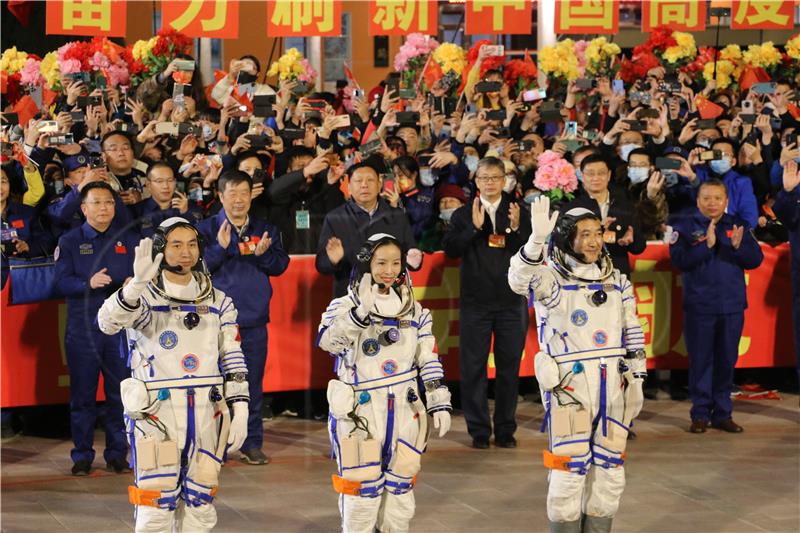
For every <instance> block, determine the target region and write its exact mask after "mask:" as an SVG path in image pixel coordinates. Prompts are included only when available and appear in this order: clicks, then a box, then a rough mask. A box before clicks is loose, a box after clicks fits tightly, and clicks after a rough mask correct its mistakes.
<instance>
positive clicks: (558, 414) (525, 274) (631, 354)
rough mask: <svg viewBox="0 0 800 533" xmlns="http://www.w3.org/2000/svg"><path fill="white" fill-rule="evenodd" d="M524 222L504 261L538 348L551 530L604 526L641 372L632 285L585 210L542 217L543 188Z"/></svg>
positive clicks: (612, 509) (546, 206) (546, 209)
mask: <svg viewBox="0 0 800 533" xmlns="http://www.w3.org/2000/svg"><path fill="white" fill-rule="evenodd" d="M531 222H532V227H533V233H532V234H531V236H530V238H529V240H528V242H527V243H526V244H525V246H524V247H523V248H522V249H520V251H519V252H518V253H517V255H515V256H514V257H513V258H512V259H511V265H510V268H509V271H508V282H509V285H510V286H511V288H512V290H514V292H516V293H518V294H523V295H526V296H528V295H530V297H532V298H533V300H534V307H535V310H536V321H537V325H538V326H537V329H538V334H539V346H540V349H541V351H540V352H539V353H538V354H536V357H535V359H534V366H535V369H536V377H537V379H538V381H539V385H540V386H541V389H542V399H543V403H544V406H545V409H546V414H545V424H546V426H547V428H548V431H549V440H550V444H549V450H545V451H544V464H545V466H546V467H547V468H549V469H550V474H549V488H548V494H547V516H548V519H549V525H550V531H551V532H561V533H573V532H575V533H578V532H581V531H583V532H585V533H589V532H591V533H599V532H607V531H610V530H611V522H612V519H613V517H614V514H615V513H616V512H617V508H618V507H619V501H620V497H621V496H622V491H623V489H624V488H625V471H624V468H623V466H622V465H623V463H624V460H625V445H626V443H627V436H628V430H629V428H630V425H631V421H632V420H633V419H634V418H636V416H637V415H638V414H639V412H640V411H641V408H642V404H643V402H644V396H643V394H642V383H643V381H644V378H645V377H646V375H647V373H646V372H647V370H646V366H647V365H646V360H645V352H644V334H643V332H642V328H641V325H640V323H639V319H638V317H637V315H636V300H635V298H634V294H633V287H632V284H631V282H630V280H629V279H627V277H626V276H625V275H623V274H620V272H619V271H618V270H615V269H614V267H613V265H612V263H611V258H610V257H609V255H608V253H607V252H606V250H605V247H604V246H603V227H602V224H601V221H600V219H599V218H598V217H597V215H595V214H594V213H593V212H592V211H590V210H588V209H584V208H573V209H570V210H569V211H567V212H566V213H564V214H563V215H561V216H560V217H559V216H558V212H556V213H554V214H553V215H550V200H549V199H548V198H547V197H546V196H541V197H539V198H538V199H537V200H535V201H534V203H533V205H532V208H531ZM551 233H552V235H551ZM548 237H550V247H549V254H548V256H547V258H545V254H544V251H545V241H546V239H547V238H548ZM542 427H543V430H544V427H545V425H543V426H542Z"/></svg>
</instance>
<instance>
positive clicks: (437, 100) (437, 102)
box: [431, 96, 456, 118]
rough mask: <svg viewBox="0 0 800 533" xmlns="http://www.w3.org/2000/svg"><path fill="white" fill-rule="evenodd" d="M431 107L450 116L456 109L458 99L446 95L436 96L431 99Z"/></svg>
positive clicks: (447, 116)
mask: <svg viewBox="0 0 800 533" xmlns="http://www.w3.org/2000/svg"><path fill="white" fill-rule="evenodd" d="M431 108H432V109H433V110H434V111H437V112H439V113H441V114H442V115H444V116H445V118H450V117H451V116H452V115H453V112H454V111H455V110H456V99H455V98H448V97H446V96H434V97H433V98H432V99H431Z"/></svg>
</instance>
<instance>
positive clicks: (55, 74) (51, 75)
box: [39, 52, 61, 90]
mask: <svg viewBox="0 0 800 533" xmlns="http://www.w3.org/2000/svg"><path fill="white" fill-rule="evenodd" d="M39 71H40V72H41V73H42V77H43V78H44V84H45V87H48V88H50V89H52V90H57V89H59V87H60V86H61V70H60V69H59V66H58V53H57V52H48V53H47V55H45V56H44V57H43V58H42V61H41V62H40V63H39Z"/></svg>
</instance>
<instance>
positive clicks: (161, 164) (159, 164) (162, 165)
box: [147, 161, 175, 179]
mask: <svg viewBox="0 0 800 533" xmlns="http://www.w3.org/2000/svg"><path fill="white" fill-rule="evenodd" d="M157 168H168V169H170V170H171V171H172V176H173V177H175V169H174V168H172V167H171V166H169V165H168V164H167V163H165V162H164V161H155V162H153V163H152V164H151V165H150V166H149V167H147V179H150V173H151V172H153V171H154V170H155V169H157Z"/></svg>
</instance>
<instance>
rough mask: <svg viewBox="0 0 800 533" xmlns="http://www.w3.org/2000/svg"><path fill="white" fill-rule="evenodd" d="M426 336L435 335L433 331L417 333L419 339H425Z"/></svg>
mask: <svg viewBox="0 0 800 533" xmlns="http://www.w3.org/2000/svg"><path fill="white" fill-rule="evenodd" d="M425 337H433V333H423V334H422V335H417V338H418V339H424V338H425Z"/></svg>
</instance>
